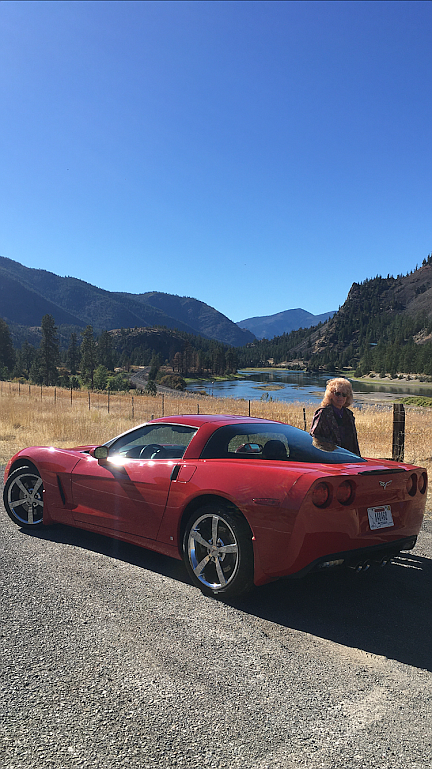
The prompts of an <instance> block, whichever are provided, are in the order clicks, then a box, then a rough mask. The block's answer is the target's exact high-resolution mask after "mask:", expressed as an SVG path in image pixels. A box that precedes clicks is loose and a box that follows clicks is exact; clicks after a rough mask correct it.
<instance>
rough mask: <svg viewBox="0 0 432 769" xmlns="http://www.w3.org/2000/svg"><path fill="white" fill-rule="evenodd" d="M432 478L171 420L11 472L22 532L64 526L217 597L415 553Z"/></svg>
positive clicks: (334, 452) (236, 424) (218, 421)
mask: <svg viewBox="0 0 432 769" xmlns="http://www.w3.org/2000/svg"><path fill="white" fill-rule="evenodd" d="M426 489H427V474H426V471H425V470H424V469H423V468H419V467H414V466H413V465H407V464H403V463H400V462H391V461H388V460H381V459H362V458H360V457H358V456H356V455H354V454H351V453H350V452H349V451H346V450H345V449H341V448H339V447H337V446H334V445H333V444H323V443H318V442H317V441H316V439H313V438H312V437H311V436H310V435H309V434H308V433H306V432H303V431H302V430H298V429H296V428H295V427H291V426H290V425H286V424H282V423H280V422H273V421H270V420H264V419H251V418H247V417H240V416H223V415H219V416H208V415H200V416H195V415H187V416H176V417H163V418H162V419H155V420H152V421H151V422H148V423H147V424H144V425H140V426H139V427H135V428H133V429H132V430H129V431H128V432H126V433H123V435H120V436H118V437H117V438H113V440H111V441H108V443H105V444H104V445H103V446H80V447H78V448H73V449H55V448H52V447H33V448H29V449H23V450H22V451H20V452H18V454H16V455H15V456H14V457H13V458H12V459H11V460H10V462H9V463H8V465H7V468H6V473H5V488H4V503H5V507H6V511H7V513H8V515H9V516H10V517H11V518H12V520H13V521H14V522H15V523H16V524H18V525H19V526H28V527H32V526H40V525H42V524H50V523H54V522H60V523H64V524H68V525H72V526H77V527H79V528H82V529H88V530H90V531H95V532H99V533H101V534H105V535H108V536H110V537H116V538H117V539H121V540H124V541H126V542H131V543H134V544H136V545H141V546H143V547H146V548H150V549H152V550H156V551H158V552H160V553H165V554H167V555H170V556H173V557H174V558H180V559H181V558H182V559H183V560H184V563H185V565H186V568H187V570H188V572H189V574H190V577H191V579H192V581H193V582H194V583H195V584H196V585H197V586H198V587H199V588H201V590H202V591H203V592H205V593H207V594H217V595H224V596H226V597H228V596H234V595H239V594H241V593H243V592H245V591H246V590H248V589H249V588H250V587H251V586H252V585H253V584H255V585H262V584H264V583H265V582H269V581H271V580H274V579H277V578H279V577H284V576H299V575H302V574H305V573H307V572H310V571H312V570H322V569H327V568H331V567H338V566H350V567H354V568H357V569H362V568H366V567H368V566H369V565H370V563H372V562H378V563H385V562H387V561H389V560H390V559H391V558H392V556H394V555H396V554H398V553H399V552H400V551H401V550H409V549H411V548H413V547H414V545H415V542H416V539H417V534H418V532H419V529H420V526H421V523H422V520H423V514H424V509H425V504H426Z"/></svg>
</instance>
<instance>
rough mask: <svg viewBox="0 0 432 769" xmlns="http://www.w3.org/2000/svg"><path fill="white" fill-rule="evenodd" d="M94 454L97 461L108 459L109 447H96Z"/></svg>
mask: <svg viewBox="0 0 432 769" xmlns="http://www.w3.org/2000/svg"><path fill="white" fill-rule="evenodd" d="M92 454H93V456H94V458H95V459H98V460H99V459H108V446H96V448H95V449H93V451H92Z"/></svg>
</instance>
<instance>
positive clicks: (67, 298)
mask: <svg viewBox="0 0 432 769" xmlns="http://www.w3.org/2000/svg"><path fill="white" fill-rule="evenodd" d="M0 297H1V305H0V316H1V317H2V318H3V319H4V320H5V321H6V322H7V323H8V324H9V325H10V326H11V330H12V335H13V337H14V338H15V339H17V338H19V336H21V337H22V332H23V330H24V329H26V328H27V329H28V328H29V327H30V328H31V327H39V326H40V323H41V319H42V317H43V316H44V315H45V314H49V315H52V316H53V317H54V320H55V322H56V325H57V326H60V327H61V326H65V327H66V328H67V329H68V330H69V331H70V330H71V329H77V330H79V329H82V328H84V327H85V326H87V325H91V326H93V328H94V330H95V331H102V330H103V329H106V330H111V329H117V328H142V327H151V326H165V327H166V328H169V329H178V330H180V331H184V332H186V333H188V334H195V335H196V334H199V335H201V336H204V337H206V338H208V339H216V340H218V341H220V342H224V343H225V344H229V345H232V346H236V347H237V346H242V345H245V344H247V343H248V342H252V341H253V340H254V339H255V337H254V335H253V334H252V333H251V332H250V331H247V330H243V329H240V328H239V327H238V326H237V324H236V323H234V322H233V321H232V320H230V319H229V318H227V317H226V316H225V315H223V314H222V313H221V312H218V310H215V309H214V308H213V307H210V306H209V305H208V304H205V303H204V302H201V301H199V300H198V299H193V298H191V297H187V296H175V295H173V294H164V293H161V292H157V291H151V292H147V293H143V294H128V293H124V292H114V291H105V290H104V289H102V288H98V287H97V286H93V285H91V284H90V283H86V282H85V281H83V280H79V279H78V278H72V277H60V276H59V275H55V274H54V273H52V272H47V271H46V270H39V269H35V268H32V267H25V266H24V265H22V264H20V263H19V262H15V261H13V260H12V259H7V258H6V257H0ZM20 329H21V334H19V330H20ZM14 332H15V333H14Z"/></svg>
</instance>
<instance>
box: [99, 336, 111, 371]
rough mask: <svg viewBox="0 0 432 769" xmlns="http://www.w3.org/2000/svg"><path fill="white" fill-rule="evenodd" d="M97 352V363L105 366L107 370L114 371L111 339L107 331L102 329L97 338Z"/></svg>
mask: <svg viewBox="0 0 432 769" xmlns="http://www.w3.org/2000/svg"><path fill="white" fill-rule="evenodd" d="M97 354H98V361H99V365H100V366H105V368H106V369H108V371H114V355H113V348H112V340H111V335H110V334H109V333H108V331H102V333H101V335H100V337H99V339H98V344H97Z"/></svg>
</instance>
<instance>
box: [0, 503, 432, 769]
mask: <svg viewBox="0 0 432 769" xmlns="http://www.w3.org/2000/svg"><path fill="white" fill-rule="evenodd" d="M0 529H1V550H2V553H1V568H2V582H1V590H2V613H1V649H2V658H1V659H2V678H1V697H0V764H1V766H2V767H4V768H5V769H33V767H34V768H35V769H36V767H37V769H45V768H47V769H48V768H49V769H68V768H69V767H71V768H73V767H86V768H87V767H89V768H91V769H93V767H101V769H102V767H103V769H119V767H130V768H131V769H144V768H147V767H149V768H151V769H155V768H157V767H170V768H171V767H178V768H180V767H184V768H185V769H186V767H187V769H195V767H197V768H198V767H203V768H204V769H205V768H209V767H210V768H213V767H223V768H224V769H236V768H237V767H241V768H242V769H249V768H251V769H265V768H266V767H268V769H280V768H284V769H285V768H286V769H291V768H292V769H294V768H297V767H307V768H308V769H309V768H310V769H318V768H320V769H363V768H366V767H367V768H368V769H369V768H372V767H373V768H374V769H376V768H377V767H379V768H380V769H390V768H391V769H402V768H403V769H430V767H431V764H432V612H431V603H432V521H430V520H429V521H427V522H426V523H425V525H424V530H423V531H422V533H421V536H420V539H419V543H418V545H417V547H416V550H415V551H414V553H413V554H411V555H407V556H406V557H404V558H401V559H400V560H399V562H398V563H397V564H394V565H391V566H389V567H387V568H385V569H380V570H374V571H369V572H367V573H366V574H364V575H355V574H354V573H352V572H348V573H345V572H344V573H343V575H341V574H335V573H333V574H326V575H321V576H310V577H309V578H307V579H305V580H302V581H291V582H288V581H280V582H277V583H274V584H272V585H266V586H264V587H262V588H260V589H257V590H255V591H254V592H253V593H252V594H251V595H250V596H248V597H247V598H246V599H243V600H242V601H238V602H236V603H231V604H226V603H222V602H220V601H216V600H214V599H210V598H205V597H203V596H202V594H201V593H200V592H199V591H198V590H197V589H196V588H193V587H192V586H191V585H190V584H189V582H188V580H187V576H186V572H185V570H184V568H183V565H182V564H181V563H180V562H177V561H173V560H171V559H168V558H165V557H164V556H161V555H157V554H153V553H151V552H148V551H144V550H140V549H139V548H137V547H133V546H129V545H124V544H121V543H118V542H115V541H114V540H109V539H107V538H105V537H102V536H98V535H95V534H88V533H86V532H82V531H78V530H76V529H73V528H68V527H64V526H57V527H54V528H50V529H44V530H43V531H42V532H38V533H37V534H36V533H34V532H32V533H31V534H29V533H27V532H25V531H23V530H20V529H19V528H17V527H16V526H14V524H13V523H12V522H11V521H10V520H9V518H8V517H7V516H6V514H5V513H4V510H3V508H2V509H1V511H0Z"/></svg>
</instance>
